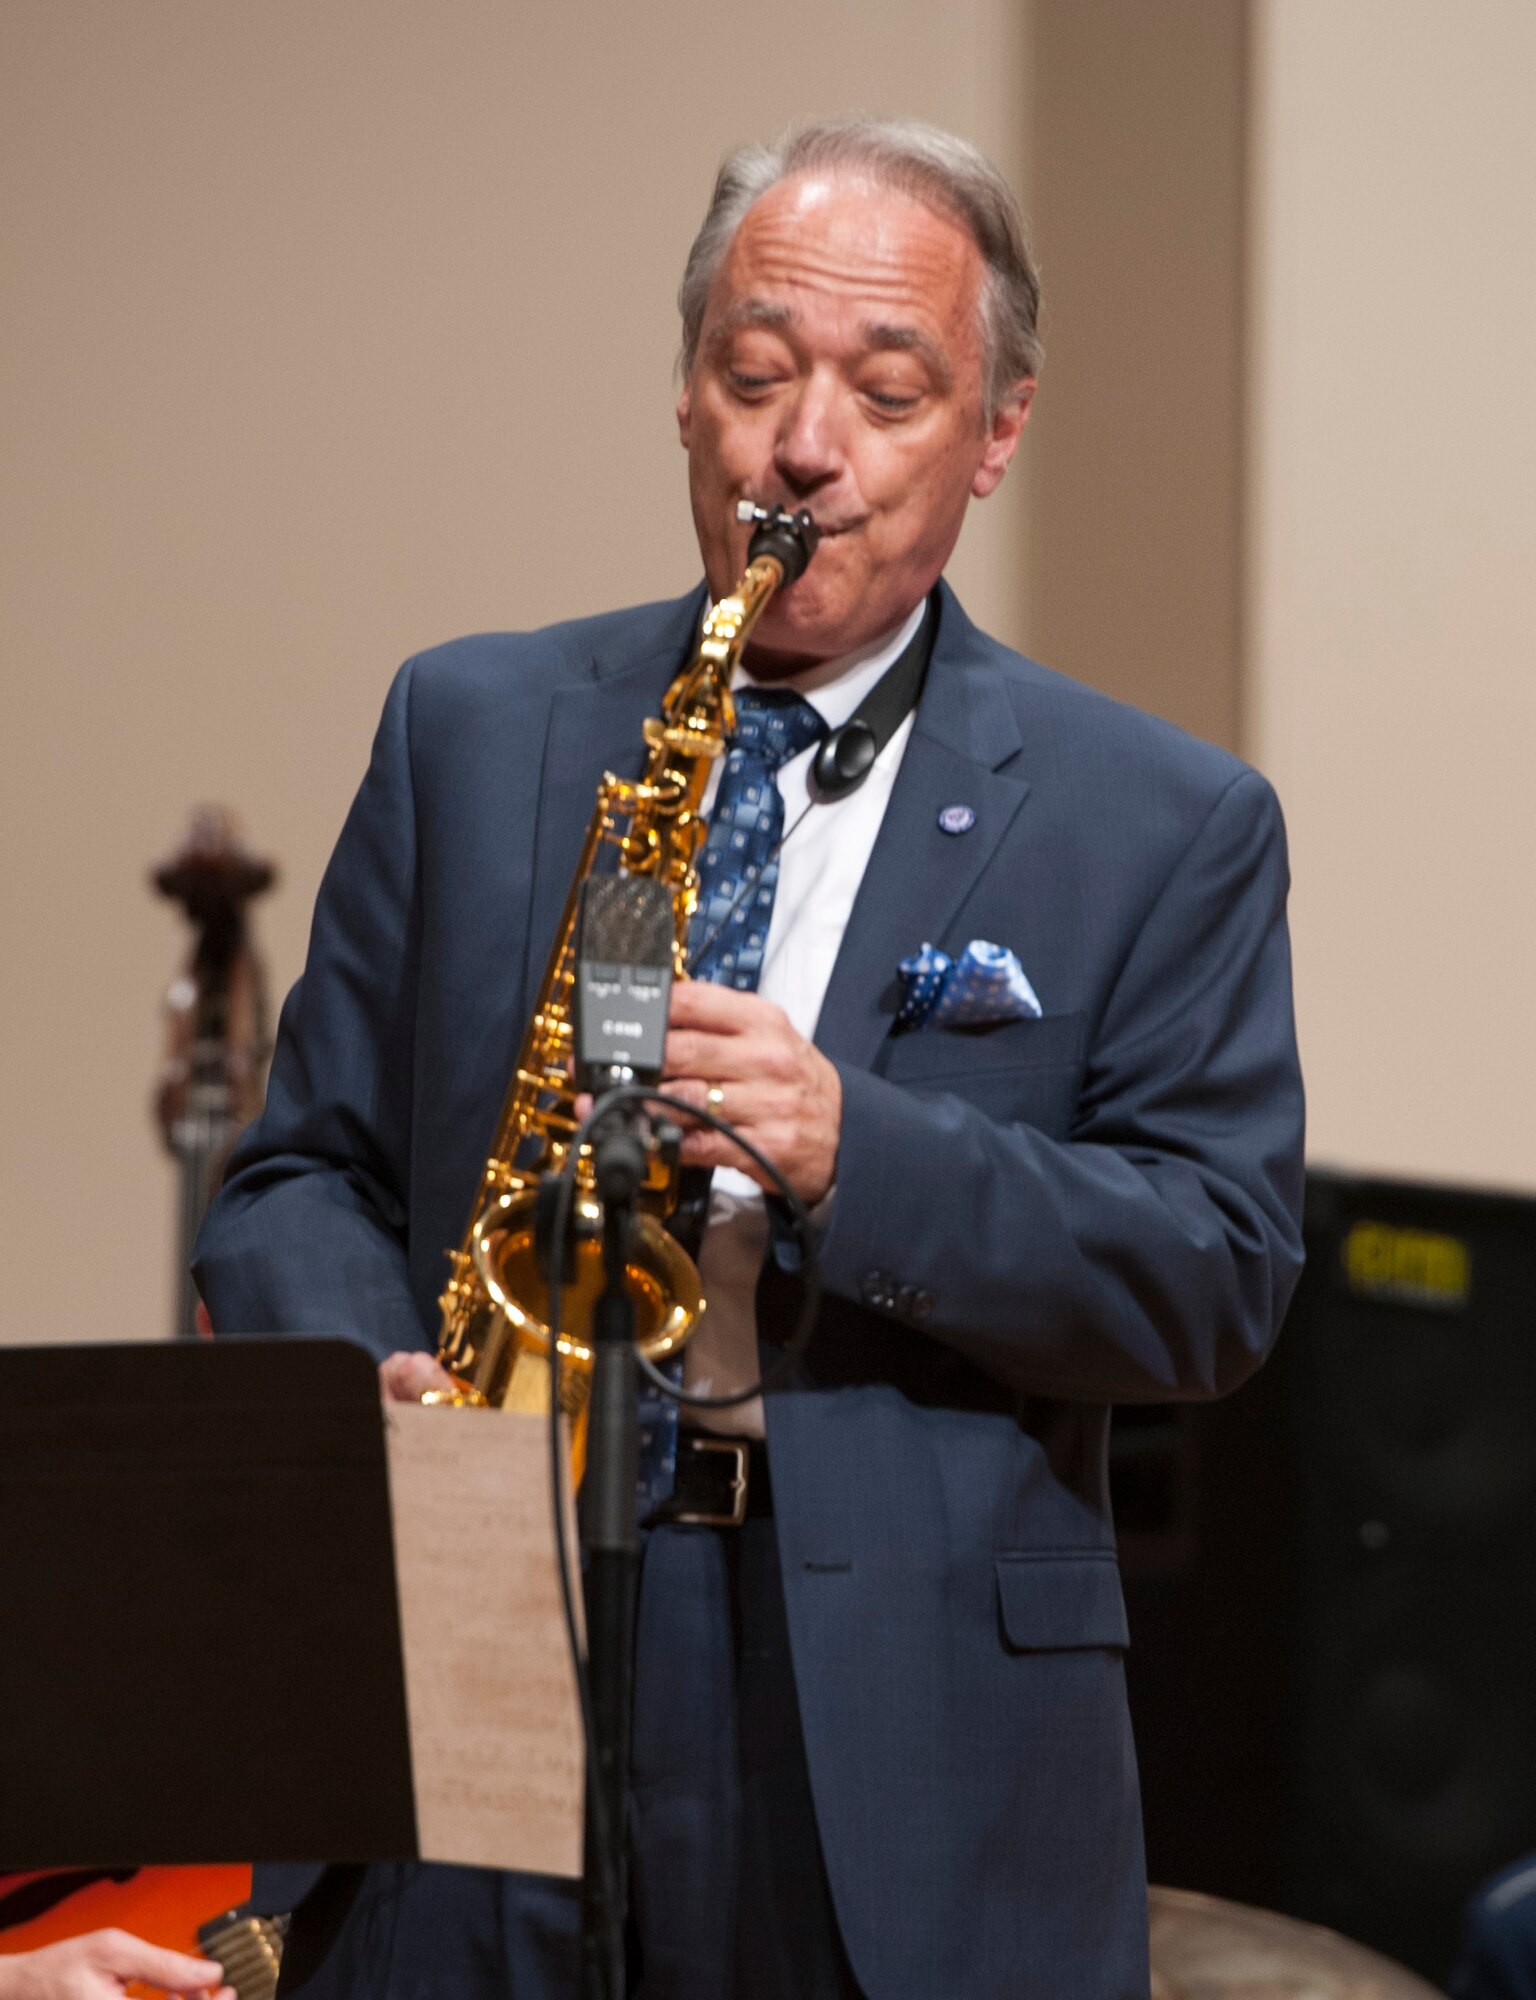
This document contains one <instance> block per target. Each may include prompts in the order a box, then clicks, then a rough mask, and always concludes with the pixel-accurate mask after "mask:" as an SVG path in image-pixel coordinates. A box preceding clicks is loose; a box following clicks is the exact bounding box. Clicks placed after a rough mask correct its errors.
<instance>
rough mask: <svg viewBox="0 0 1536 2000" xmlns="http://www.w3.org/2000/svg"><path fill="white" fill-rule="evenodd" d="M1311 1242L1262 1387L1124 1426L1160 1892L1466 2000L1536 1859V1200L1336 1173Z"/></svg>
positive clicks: (1120, 1500)
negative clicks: (1239, 1915) (1526, 1866)
mask: <svg viewBox="0 0 1536 2000" xmlns="http://www.w3.org/2000/svg"><path fill="white" fill-rule="evenodd" d="M1306 1228H1307V1246H1308V1267H1307V1273H1306V1276H1305V1277H1304V1279H1303V1281H1302V1284H1301V1287H1300V1288H1299V1290H1298V1293H1297V1296H1296V1300H1295V1302H1294V1304H1293V1306H1292V1309H1291V1313H1290V1317H1289V1319H1288V1321H1287V1325H1286V1328H1285V1331H1284V1333H1283V1334H1282V1337H1281V1342H1280V1346H1279V1348H1278V1350H1277V1352H1276V1356H1275V1358H1274V1360H1273V1361H1272V1362H1271V1364H1270V1365H1269V1367H1268V1368H1266V1369H1265V1370H1263V1371H1261V1373H1260V1374H1259V1375H1258V1376H1257V1377H1256V1378H1255V1379H1254V1381H1253V1382H1252V1383H1250V1384H1249V1385H1247V1386H1246V1387H1245V1388H1244V1389H1242V1390H1240V1391H1239V1392H1238V1394H1237V1395H1236V1396H1234V1397H1232V1398H1230V1399H1228V1400H1227V1401H1226V1402H1225V1403H1219V1404H1213V1405H1208V1406H1204V1407H1192V1408H1191V1407H1185V1408H1171V1409H1169V1410H1166V1411H1160V1412H1155V1413H1147V1412H1141V1413H1127V1415H1126V1417H1125V1418H1123V1419H1122V1420H1120V1421H1117V1425H1116V1433H1115V1439H1114V1444H1113V1447H1112V1477H1113V1480H1114V1484H1115V1489H1116V1495H1117V1505H1118V1506H1119V1507H1120V1509H1121V1513H1122V1519H1123V1525H1124V1528H1125V1535H1124V1552H1125V1566H1126V1575H1127V1598H1128V1602H1129V1607H1130V1614H1131V1642H1132V1646H1131V1655H1130V1660H1129V1665H1128V1671H1129V1675H1130V1683H1131V1699H1132V1710H1133V1714H1134V1716H1135V1719H1136V1723H1137V1730H1138V1741H1139V1745H1140V1751H1141V1757H1142V1772H1143V1791H1144V1795H1145V1802H1146V1818H1147V1839H1148V1860H1149V1866H1150V1868H1151V1871H1152V1874H1153V1877H1154V1879H1158V1880H1163V1881H1170V1882H1174V1883H1177V1884H1179V1885H1181V1886H1185V1887H1191V1888H1202V1889H1207V1890H1210V1891H1212V1892H1213V1893H1216V1894H1224V1895H1231V1896H1235V1897H1237V1898H1239V1899H1240V1900H1243V1901H1250V1902H1256V1903H1262V1904H1267V1905H1269V1906H1270V1907H1272V1908H1280V1909H1285V1910H1288V1911H1290V1912H1291V1913H1292V1914H1294V1915H1297V1916H1304V1917H1308V1918H1311V1919H1313V1920H1314V1921H1317V1922H1321V1923H1327V1924H1331V1925H1332V1926H1334V1927H1335V1928H1336V1929H1338V1930H1341V1931H1343V1932H1345V1933H1346V1934H1347V1935H1348V1936H1351V1937H1354V1938H1358V1939H1359V1940H1360V1941H1361V1942H1363V1943H1365V1944H1369V1945H1373V1946H1375V1947H1376V1948H1377V1949H1378V1950H1381V1951H1384V1952H1386V1953H1388V1954H1389V1955H1391V1956H1392V1957H1394V1958H1397V1959H1399V1960H1401V1961H1402V1962H1403V1963H1404V1964H1407V1965H1410V1966H1412V1967H1414V1968H1415V1969H1416V1970H1418V1971H1420V1972H1422V1973H1423V1974H1425V1975H1426V1976H1427V1977H1430V1978H1433V1979H1442V1980H1443V1978H1444V1976H1445V1973H1446V1971H1447V1969H1448V1967H1449V1964H1450V1961H1451V1958H1452V1956H1453V1954H1454V1950H1455V1942H1456V1935H1457V1929H1458V1923H1459V1912H1460V1907H1461V1904H1462V1902H1463V1900H1464V1898H1465V1897H1466V1895H1467V1894H1468V1893H1469V1891H1470V1890H1471V1889H1472V1888H1474V1887H1475V1886H1476V1884H1477V1883H1478V1882H1479V1881H1480V1880H1481V1879H1482V1878H1483V1877H1484V1876H1485V1875H1487V1874H1489V1873H1491V1872H1492V1871H1493V1870H1494V1869H1495V1868H1497V1867H1500V1866H1502V1865H1503V1864H1504V1863H1506V1862H1508V1861H1511V1860H1513V1859H1515V1858H1516V1857H1517V1856H1519V1855H1520V1854H1522V1853H1525V1852H1527V1851H1530V1850H1533V1849H1536V1201H1530V1200H1525V1199H1518V1198H1515V1197H1509V1196H1498V1195H1486V1194H1479V1193H1475V1192H1469V1191H1465V1190H1452V1189H1437V1188H1429V1187H1419V1186H1411V1185H1406V1184H1403V1183H1394V1182H1386V1181H1367V1180H1357V1179H1350V1178H1346V1177H1343V1176H1338V1175H1327V1174H1314V1175H1313V1176H1312V1177H1311V1178H1310V1181H1309V1186H1308V1197H1307V1223H1306Z"/></svg>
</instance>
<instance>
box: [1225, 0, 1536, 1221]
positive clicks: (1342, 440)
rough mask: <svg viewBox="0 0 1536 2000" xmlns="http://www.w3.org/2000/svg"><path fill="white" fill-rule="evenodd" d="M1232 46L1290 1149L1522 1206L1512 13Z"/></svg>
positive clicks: (1449, 12) (1289, 12)
mask: <svg viewBox="0 0 1536 2000" xmlns="http://www.w3.org/2000/svg"><path fill="white" fill-rule="evenodd" d="M1256 28H1257V33H1256V37H1255V61H1254V76H1255V82H1256V91H1257V96H1256V103H1255V116H1256V126H1255V144H1254V160H1255V165H1256V175H1255V205H1254V229H1255V261H1254V273H1253V276H1254V315H1253V321H1252V326H1253V388H1252V399H1251V404H1250V451H1249V465H1250V473H1251V490H1250V520H1251V537H1250V575H1251V596H1250V632H1251V646H1250V653H1249V676H1250V684H1249V707H1250V712H1251V716H1252V731H1251V738H1250V747H1251V751H1252V753H1253V754H1254V755H1255V756H1256V757H1257V759H1258V761H1259V762H1260V763H1261V764H1262V765H1263V767H1264V768H1265V770H1266V771H1267V772H1268V773H1269V774H1270V776H1271V777H1272V778H1273V779H1274V780H1275V782H1276V784H1277V785H1278V786H1279V789H1280V793H1281V797H1282V798H1283V800H1284V802H1285V807H1286V812H1287V816H1288V819H1289V823H1290V831H1291V843H1292V861H1293V869H1294V875H1295V890H1294V895H1293V899H1292V915H1293V926H1294V935H1295V943H1296V979H1297V1000H1298V1007H1299V1013H1300V1021H1301V1030H1302V1055H1303V1060H1304V1063H1305V1067H1306V1074H1307V1082H1308V1087H1309V1097H1310V1105H1311V1151H1312V1156H1313V1158H1314V1159H1316V1160H1320V1161H1322V1160H1326V1161H1333V1162H1340V1163H1344V1164H1348V1165H1351V1166H1362V1167H1368V1168H1373V1169H1378V1170H1386V1171H1389V1172H1395V1173H1403V1174H1409V1175H1415V1176H1418V1175H1422V1176H1426V1177H1430V1178H1435V1179H1442V1178H1443V1179H1457V1180H1465V1181H1471V1182H1485V1183H1498V1184H1503V1185H1507V1186H1510V1187H1517V1188H1527V1189H1531V1188H1536V1137H1533V1133H1536V1035H1533V1033H1532V1028H1531V993H1532V990H1533V987H1536V942H1533V932H1532V902H1533V878H1536V867H1533V864H1536V810H1533V806H1532V764H1533V753H1536V585H1533V579H1536V394H1533V389H1532V363H1531V348H1532V328H1533V326H1536V262H1533V258H1532V246H1533V242H1536V197H1533V189H1536V121H1533V119H1532V117H1531V86H1532V79H1533V78H1536V9H1533V8H1532V7H1531V6H1530V5H1529V0H1457V4H1455V5H1450V4H1447V0H1349V4H1348V5H1347V6H1340V5H1338V4H1337V0H1267V3H1266V4H1263V5H1261V6H1260V7H1259V8H1258V10H1257V19H1256Z"/></svg>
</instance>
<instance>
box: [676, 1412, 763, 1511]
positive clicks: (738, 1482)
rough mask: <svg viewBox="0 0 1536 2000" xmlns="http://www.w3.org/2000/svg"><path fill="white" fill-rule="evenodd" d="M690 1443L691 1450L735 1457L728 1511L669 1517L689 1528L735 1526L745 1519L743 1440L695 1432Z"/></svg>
mask: <svg viewBox="0 0 1536 2000" xmlns="http://www.w3.org/2000/svg"><path fill="white" fill-rule="evenodd" d="M690 1444H691V1446H692V1449H693V1450H694V1451H719V1452H724V1453H726V1454H727V1455H728V1456H729V1457H731V1458H734V1459H735V1461H736V1470H735V1472H734V1473H732V1475H731V1511H730V1513H729V1514H673V1515H672V1516H671V1517H670V1518H671V1519H672V1520H673V1521H676V1522H678V1523H679V1524H681V1525H682V1526H684V1527H689V1528H739V1527H740V1526H741V1524H742V1522H743V1521H744V1520H745V1519H746V1518H747V1459H748V1449H747V1443H746V1440H745V1439H744V1438H715V1437H701V1436H700V1435H699V1434H698V1432H695V1433H694V1434H693V1437H692V1438H691V1440H690Z"/></svg>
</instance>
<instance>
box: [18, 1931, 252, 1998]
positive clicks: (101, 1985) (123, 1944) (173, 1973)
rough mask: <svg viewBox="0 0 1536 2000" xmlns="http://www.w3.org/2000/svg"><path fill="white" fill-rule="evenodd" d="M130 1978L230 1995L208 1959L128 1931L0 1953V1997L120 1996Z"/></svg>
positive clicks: (182, 1989) (165, 1987)
mask: <svg viewBox="0 0 1536 2000" xmlns="http://www.w3.org/2000/svg"><path fill="white" fill-rule="evenodd" d="M131 1979H132V1980H140V1981H142V1982H143V1983H144V1984H145V1985H146V1986H153V1987H155V1988H157V1989H163V1990H164V1991H165V1992H167V1993H180V1994H197V1995H198V1996H199V2000H208V1996H210V1995H211V1996H212V2000H235V1990H234V1988H233V1987H232V1986H226V1985H225V1984H224V1973H223V1969H222V1968H221V1967H220V1966H217V1965H215V1964H214V1963H213V1961H212V1959H207V1958H190V1957H188V1956H187V1954H186V1953H185V1952H180V1951H163V1950H162V1949H161V1948H160V1946H159V1945H156V1944H146V1943H145V1941H144V1939H143V1938H138V1937H134V1936H132V1935H131V1934H130V1933H129V1932H128V1931H117V1930H109V1931H91V1932H89V1933H88V1934H87V1935H86V1936H85V1937H76V1938H66V1939H65V1940H64V1941H63V1942H62V1943H61V1944H49V1945H44V1946H43V1948H42V1950H41V1951H23V1952H18V1953H17V1954H16V1955H15V1956H13V1957H9V1958H5V1957H0V2000H122V1996H123V1995H124V1993H126V1992H127V1990H128V1982H129V1980H131Z"/></svg>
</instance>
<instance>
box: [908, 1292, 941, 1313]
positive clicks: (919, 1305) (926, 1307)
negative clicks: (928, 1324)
mask: <svg viewBox="0 0 1536 2000" xmlns="http://www.w3.org/2000/svg"><path fill="white" fill-rule="evenodd" d="M934 1303H935V1301H934V1296H933V1293H932V1292H918V1293H916V1294H915V1295H914V1296H913V1300H912V1303H911V1305H910V1306H908V1308H907V1311H908V1312H909V1313H910V1314H911V1315H912V1317H913V1319H927V1317H928V1315H929V1314H930V1313H931V1312H932V1311H933V1308H934Z"/></svg>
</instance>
